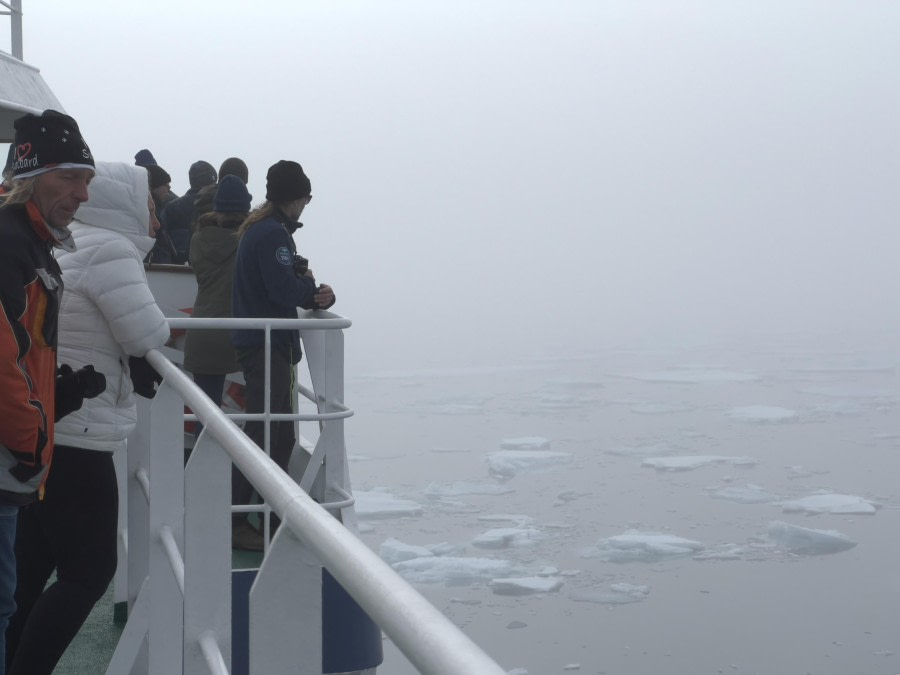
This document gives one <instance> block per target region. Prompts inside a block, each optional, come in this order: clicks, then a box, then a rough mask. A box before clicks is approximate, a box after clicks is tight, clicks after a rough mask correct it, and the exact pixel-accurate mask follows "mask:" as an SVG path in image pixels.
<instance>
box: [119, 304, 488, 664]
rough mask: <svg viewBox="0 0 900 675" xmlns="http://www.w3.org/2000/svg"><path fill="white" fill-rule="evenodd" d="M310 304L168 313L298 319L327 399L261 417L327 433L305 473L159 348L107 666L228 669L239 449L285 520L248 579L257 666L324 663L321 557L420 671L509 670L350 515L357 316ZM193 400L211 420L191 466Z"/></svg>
mask: <svg viewBox="0 0 900 675" xmlns="http://www.w3.org/2000/svg"><path fill="white" fill-rule="evenodd" d="M301 315H303V316H305V317H306V318H302V319H297V320H288V319H277V320H264V319H259V320H238V319H171V320H170V325H171V327H172V328H173V329H179V328H187V327H191V328H195V327H196V328H198V329H199V328H201V327H203V328H208V327H222V328H234V327H235V326H237V325H240V326H241V327H251V326H252V327H265V330H266V335H267V337H268V336H269V335H270V331H271V330H272V329H273V328H292V329H299V330H300V333H301V337H302V340H303V346H304V351H305V359H304V361H305V363H306V364H307V366H308V368H309V374H310V379H311V381H312V389H311V390H306V391H305V395H307V396H311V398H312V400H313V401H314V402H315V405H316V409H317V412H316V413H315V414H310V415H300V414H297V415H293V416H285V415H265V414H264V415H263V416H262V418H265V417H266V416H268V417H269V418H270V419H273V420H275V419H285V418H290V419H308V420H318V421H319V424H320V434H319V438H318V441H317V443H316V445H315V448H313V451H312V453H311V455H310V461H309V462H308V465H307V466H306V468H305V470H304V471H303V472H302V475H301V476H299V479H298V480H295V479H292V478H291V477H290V476H288V475H287V474H286V473H285V472H283V471H282V470H281V469H280V468H279V467H278V466H277V465H276V464H275V463H274V462H273V461H272V460H271V459H270V458H269V457H268V456H267V455H266V454H265V453H263V452H260V449H259V448H258V447H257V446H256V445H255V444H254V443H253V442H252V441H251V440H250V439H249V438H248V437H247V436H246V435H245V434H244V433H243V431H242V430H241V429H240V428H238V427H237V426H236V425H235V423H234V421H233V420H232V419H229V417H228V416H226V415H225V414H224V413H223V412H222V410H221V409H220V408H218V407H217V406H216V405H214V404H213V402H212V401H211V400H210V399H209V398H207V396H206V395H205V394H204V393H203V392H202V391H201V390H200V389H199V388H198V387H197V386H196V385H195V384H194V383H193V381H192V380H191V379H190V378H189V377H188V376H187V375H185V373H183V372H182V371H181V370H180V369H179V368H178V367H177V366H176V365H175V364H173V363H172V362H171V361H170V360H169V359H168V358H166V356H164V355H163V353H161V352H160V351H156V350H152V351H151V352H149V353H148V354H147V359H148V361H149V362H150V363H151V364H152V365H153V367H154V368H156V370H157V371H158V372H159V373H160V374H161V375H162V376H163V378H164V379H163V383H162V385H161V386H160V388H159V390H158V392H157V394H156V396H155V398H154V399H153V400H152V402H151V401H147V400H146V399H140V401H141V403H140V407H139V422H138V427H137V429H136V430H135V433H134V434H133V435H132V436H131V437H130V438H129V441H128V452H127V471H126V475H127V480H126V481H125V483H126V487H127V512H128V526H127V587H128V605H129V616H128V622H127V624H126V626H125V629H124V631H123V633H122V636H121V639H120V642H119V644H118V646H117V648H116V651H115V654H114V655H113V658H112V661H111V662H110V665H109V668H108V669H107V674H108V675H126V674H138V673H141V674H142V673H148V674H150V675H172V674H173V673H185V674H190V675H199V674H200V673H203V674H206V673H212V674H214V675H225V674H227V673H228V672H229V671H230V668H231V639H232V633H231V620H232V617H231V579H232V569H231V503H230V502H231V500H230V493H231V490H230V483H231V465H232V462H233V463H234V464H235V465H237V467H238V468H239V469H240V470H241V471H242V472H243V473H244V475H245V476H246V477H247V479H248V480H249V481H250V483H251V484H252V485H253V486H254V488H255V489H256V491H257V492H258V493H259V495H260V496H261V497H262V499H264V500H265V503H266V504H267V505H268V507H269V508H271V510H272V511H274V512H275V513H276V514H277V515H278V516H279V517H280V518H281V520H282V525H281V527H280V528H279V529H278V531H277V533H276V535H275V537H274V538H273V540H272V542H271V545H270V546H268V547H267V552H266V554H265V557H264V558H263V562H262V564H261V566H260V569H259V572H258V574H257V578H256V581H255V583H254V585H253V587H252V589H251V592H250V601H249V602H250V616H249V623H250V629H249V630H250V635H249V659H250V661H249V663H250V669H249V672H250V673H251V674H253V675H257V674H265V675H279V674H281V673H299V674H301V675H319V674H320V673H321V672H322V619H321V617H322V606H321V601H322V594H321V584H322V574H321V567H322V566H324V567H325V568H327V569H328V571H329V572H330V573H331V574H332V576H334V578H335V579H337V581H338V582H339V583H340V584H341V585H342V586H343V588H344V589H345V590H346V591H347V592H348V593H349V594H350V595H351V596H352V597H353V598H354V599H355V600H356V602H357V603H358V604H359V605H360V606H361V607H362V608H363V609H364V610H365V611H366V612H367V613H368V614H369V616H370V617H371V618H372V619H373V620H374V621H375V622H376V623H377V624H378V625H379V626H380V628H381V629H382V630H383V631H384V633H386V634H387V635H388V636H389V637H390V638H391V640H392V641H393V642H394V643H395V644H396V645H397V647H398V648H399V649H400V650H401V651H402V652H403V653H404V654H405V655H406V657H407V658H408V659H409V661H410V662H411V663H412V664H413V665H414V666H416V668H417V669H418V670H419V672H420V673H426V674H429V675H501V674H503V673H505V671H504V670H503V669H502V668H501V667H500V666H499V665H498V664H497V663H495V662H494V661H493V660H492V659H490V657H488V656H487V655H486V654H485V653H484V652H483V651H482V650H481V648H480V647H478V646H477V645H476V644H475V643H474V642H472V641H471V640H470V639H469V638H468V637H467V636H466V635H465V634H463V633H462V631H460V630H459V629H458V628H457V627H456V626H455V625H453V623H452V622H450V621H449V619H447V618H446V617H445V616H444V615H443V614H442V613H441V612H440V611H438V610H437V609H436V608H435V607H434V606H433V605H431V604H430V603H429V602H428V601H427V600H425V599H424V598H423V597H422V595H420V594H419V593H418V592H417V591H416V590H415V589H414V588H413V587H412V586H410V585H409V584H408V583H407V582H406V581H404V580H403V579H402V578H401V577H400V576H399V575H398V574H397V573H396V572H395V571H394V570H393V569H392V568H391V567H390V566H389V565H387V564H386V563H385V562H384V561H382V560H381V559H380V558H379V557H378V556H377V555H376V554H375V553H374V552H372V551H371V550H370V549H369V548H368V547H367V546H366V545H365V544H363V543H362V542H361V541H360V540H359V539H357V537H356V536H355V535H354V534H352V533H351V532H350V531H349V530H348V529H346V527H345V526H344V525H343V524H342V521H343V522H347V521H348V520H349V519H351V518H353V517H354V512H353V508H352V499H349V498H348V496H349V495H348V493H349V492H350V490H349V480H348V472H347V465H346V450H345V447H344V438H343V420H344V418H346V417H347V416H349V415H350V414H352V413H351V411H349V410H348V409H347V408H346V407H345V406H344V404H343V365H344V355H343V332H342V329H343V328H346V327H348V326H349V325H350V322H349V320H347V319H344V318H342V317H339V316H336V315H334V314H330V313H328V312H315V313H311V312H307V313H303V312H301ZM313 316H315V317H317V318H312V317H313ZM267 345H268V341H267ZM268 348H269V347H268V346H267V349H268ZM268 361H269V359H266V362H267V363H268ZM185 405H187V406H188V407H189V408H190V409H191V410H193V412H194V414H195V415H196V418H197V419H199V420H200V421H201V422H202V423H203V425H204V430H203V433H202V434H201V436H200V438H199V439H198V442H197V444H196V445H195V447H194V450H193V452H192V454H191V458H190V461H189V462H188V463H187V465H186V466H185V465H184V452H183V448H184V426H183V420H184V406H185ZM267 409H268V408H267ZM243 417H246V418H253V419H259V418H260V417H261V416H259V415H256V416H249V415H248V416H243ZM298 438H299V436H298ZM294 454H295V455H296V454H297V450H296V449H295V453H294ZM293 469H294V463H293V462H292V467H291V470H292V473H293ZM298 483H299V484H298ZM304 488H305V489H304ZM307 490H308V491H309V492H310V493H311V494H312V495H313V497H315V498H316V499H318V500H319V501H321V502H324V504H319V503H317V502H316V501H315V500H314V499H313V497H311V496H310V494H308V493H307ZM327 502H331V503H330V504H328V503H327ZM326 506H327V507H328V508H329V509H330V512H329V510H326V508H325V507H326ZM120 550H122V549H120ZM123 552H124V551H123ZM365 672H371V671H365Z"/></svg>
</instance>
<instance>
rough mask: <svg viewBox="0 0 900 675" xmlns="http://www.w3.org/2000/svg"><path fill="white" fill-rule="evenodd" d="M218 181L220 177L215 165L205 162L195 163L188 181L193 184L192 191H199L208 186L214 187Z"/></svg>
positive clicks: (190, 170) (189, 171)
mask: <svg viewBox="0 0 900 675" xmlns="http://www.w3.org/2000/svg"><path fill="white" fill-rule="evenodd" d="M218 179H219V176H218V174H216V170H215V169H214V168H213V165H212V164H210V163H209V162H204V161H203V160H200V161H199V162H194V163H193V164H191V168H190V169H189V170H188V180H189V181H190V183H191V189H192V190H199V189H200V188H202V187H206V186H207V185H212V184H213V183H215V182H216V181H217V180H218Z"/></svg>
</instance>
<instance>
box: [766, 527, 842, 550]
mask: <svg viewBox="0 0 900 675" xmlns="http://www.w3.org/2000/svg"><path fill="white" fill-rule="evenodd" d="M768 532H769V539H771V540H772V542H773V543H774V544H775V547H776V548H779V549H781V550H783V551H788V552H790V553H797V554H799V555H827V554H829V553H840V552H841V551H846V550H848V549H851V548H853V547H854V546H856V542H855V541H852V540H851V539H850V538H849V537H847V536H846V535H844V534H841V533H840V532H838V531H837V530H812V529H809V528H807V527H800V526H799V525H791V524H790V523H785V522H783V521H781V520H775V521H772V522H771V523H769V527H768Z"/></svg>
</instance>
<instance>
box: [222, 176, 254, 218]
mask: <svg viewBox="0 0 900 675" xmlns="http://www.w3.org/2000/svg"><path fill="white" fill-rule="evenodd" d="M252 199H253V195H251V194H250V193H249V192H248V191H247V186H246V185H244V182H243V181H242V180H241V179H240V178H238V177H237V176H233V175H231V174H228V175H227V176H225V178H223V179H222V180H221V181H220V182H219V187H218V188H217V189H216V196H215V198H214V199H213V211H218V212H219V213H247V212H248V211H250V200H252Z"/></svg>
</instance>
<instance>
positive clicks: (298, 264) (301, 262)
mask: <svg viewBox="0 0 900 675" xmlns="http://www.w3.org/2000/svg"><path fill="white" fill-rule="evenodd" d="M308 269H309V260H307V259H306V258H304V257H303V256H302V255H296V254H294V274H296V275H297V276H298V277H302V276H303V275H305V274H306V272H307V270H308Z"/></svg>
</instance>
